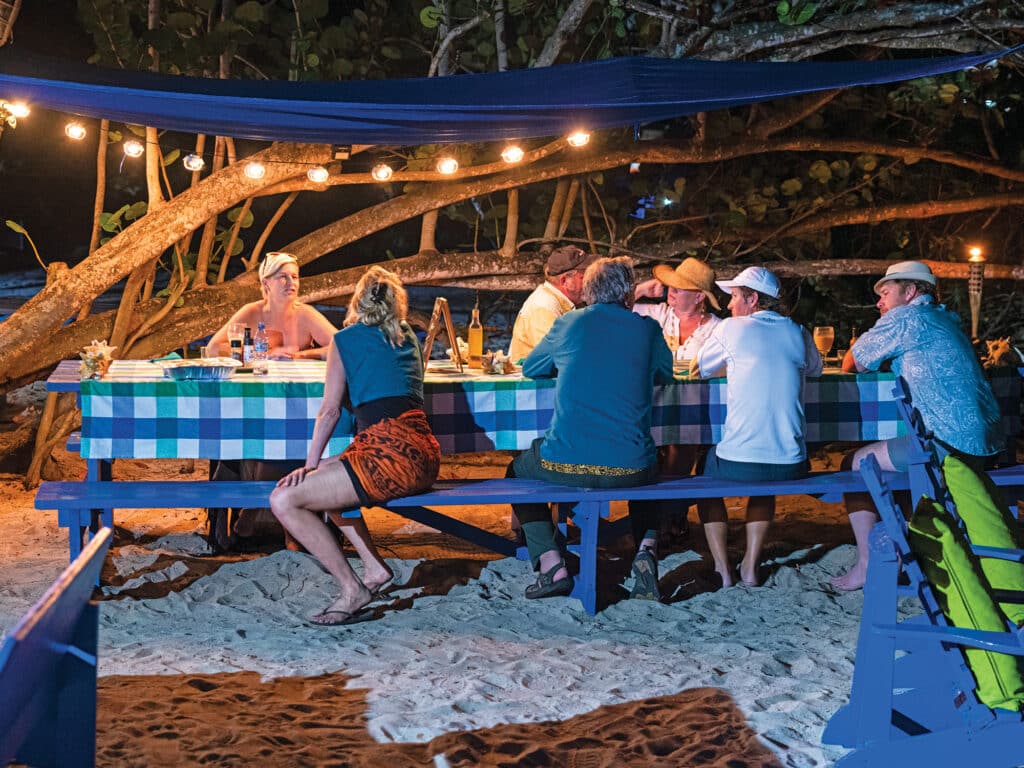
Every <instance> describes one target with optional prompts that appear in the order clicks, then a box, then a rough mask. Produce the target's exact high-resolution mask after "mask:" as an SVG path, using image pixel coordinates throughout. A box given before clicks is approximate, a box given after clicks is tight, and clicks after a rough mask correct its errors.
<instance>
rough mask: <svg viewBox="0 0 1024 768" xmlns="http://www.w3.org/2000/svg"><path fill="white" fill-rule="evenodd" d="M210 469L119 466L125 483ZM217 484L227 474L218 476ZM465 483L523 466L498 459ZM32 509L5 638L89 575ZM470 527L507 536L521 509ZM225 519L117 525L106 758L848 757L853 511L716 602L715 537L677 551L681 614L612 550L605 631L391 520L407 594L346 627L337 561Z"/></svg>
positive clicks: (381, 523) (395, 562) (474, 552)
mask: <svg viewBox="0 0 1024 768" xmlns="http://www.w3.org/2000/svg"><path fill="white" fill-rule="evenodd" d="M837 460H838V454H835V453H832V454H822V455H820V456H819V457H818V458H817V459H816V460H815V461H816V465H817V466H818V467H821V466H823V465H824V464H828V463H831V464H832V465H833V466H834V463H835V462H836V461H837ZM65 461H70V460H69V459H67V458H66V457H65ZM187 469H188V467H187V465H184V464H182V463H180V462H178V463H175V462H150V463H148V464H147V463H143V462H119V463H118V465H117V466H116V467H115V477H119V478H128V477H140V476H145V477H148V478H156V477H161V478H166V479H172V478H182V477H185V476H186V475H184V474H182V473H183V472H185V471H186V470H187ZM72 470H73V466H72ZM193 471H194V472H195V476H196V477H199V476H205V471H206V469H205V464H204V463H202V462H197V465H196V467H195V469H194V470H193ZM446 471H448V472H450V473H460V474H462V475H463V476H465V475H466V474H467V472H470V471H474V472H476V473H477V474H478V475H480V476H488V475H497V474H500V471H499V470H498V468H496V467H495V466H493V465H491V466H488V465H487V464H486V462H485V463H484V465H483V466H481V467H477V468H472V467H469V468H467V467H466V466H460V467H454V466H451V465H448V466H447V467H446ZM32 498H33V494H32V492H31V491H26V490H24V489H23V488H22V486H21V477H20V476H17V475H0V499H2V503H0V526H2V528H3V531H4V536H3V537H2V538H0V630H7V629H9V628H10V627H11V626H12V625H13V623H14V622H15V621H17V619H18V618H19V617H20V616H21V614H22V613H23V612H24V611H25V610H26V609H27V608H28V607H29V606H30V605H31V604H32V603H33V602H34V601H35V600H36V599H37V598H38V597H39V596H40V595H41V594H42V593H43V591H44V590H45V589H46V588H47V587H48V586H49V584H50V583H51V582H52V581H53V579H54V578H55V577H56V576H57V574H58V573H59V572H60V571H61V569H62V568H63V567H64V565H65V564H66V559H67V539H66V534H65V532H63V531H60V530H59V529H58V528H57V525H56V515H55V513H52V512H45V513H44V512H37V511H35V510H34V509H33V508H32ZM739 501H740V500H735V499H731V500H729V504H730V517H731V519H732V521H733V526H732V531H731V536H732V538H731V546H732V548H733V550H734V554H736V555H738V554H739V553H740V551H741V549H742V546H743V538H742V533H741V527H742V526H741V523H740V520H741V519H742V514H741V511H740V507H739ZM455 513H457V514H459V515H460V516H462V517H464V518H466V519H468V520H469V521H470V522H473V523H474V524H476V525H479V526H481V527H486V528H488V529H490V530H494V531H496V532H502V533H504V532H506V531H507V514H508V508H507V507H504V508H500V507H492V508H482V507H478V508H463V509H457V510H455ZM623 513H624V510H623V509H620V510H617V511H616V514H623ZM695 514H696V513H695V510H694V511H693V512H691V520H693V519H695ZM202 519H203V516H202V515H201V513H200V511H198V510H171V511H148V510H140V511H134V512H121V513H118V515H117V525H118V530H117V535H116V541H115V546H114V548H113V551H112V556H111V557H110V558H109V559H108V562H107V564H106V566H105V571H104V587H103V590H102V599H103V602H102V610H101V619H100V622H101V623H100V670H99V671H100V676H101V677H100V684H99V718H98V720H99V724H98V764H100V765H116V766H122V765H123V766H152V765H187V764H205V765H228V766H235V765H336V766H347V765H352V766H364V765H365V766H380V765H386V766H389V768H395V767H398V766H405V765H410V766H412V765H427V766H431V765H433V766H445V765H450V766H456V765H459V766H461V765H495V766H497V765H508V766H519V765H524V766H529V765H536V766H542V765H543V766H562V765H565V766H621V765H645V766H691V765H709V766H723V767H724V766H730V767H731V768H741V767H742V766H762V765H763V766H768V765H772V766H776V765H783V766H794V767H796V768H804V767H805V766H825V765H830V764H831V763H832V762H833V760H834V759H835V758H836V757H838V756H839V755H840V754H842V750H839V749H836V748H834V747H826V746H822V744H821V733H822V729H823V728H824V726H825V723H826V722H827V720H828V718H829V717H830V716H831V715H832V713H833V712H835V710H836V709H838V707H839V706H840V705H841V704H843V703H844V702H845V701H846V699H847V696H848V694H849V686H850V679H851V676H852V671H853V657H854V652H855V642H856V633H857V627H858V622H859V617H860V609H861V604H862V598H861V595H860V593H851V594H838V593H836V592H834V591H833V590H832V589H831V588H830V587H828V585H827V582H828V578H829V577H830V576H831V575H834V574H836V573H838V572H840V571H841V570H843V569H845V568H846V567H847V566H848V565H849V564H850V563H851V562H852V560H853V558H854V550H853V547H852V546H850V545H849V544H847V543H845V542H848V541H849V531H848V528H847V526H846V522H845V516H844V515H843V513H842V509H841V507H840V506H838V505H828V504H822V503H819V502H816V501H814V500H812V499H809V498H804V497H799V498H795V499H789V500H785V501H783V502H782V503H780V510H779V516H778V524H777V525H776V526H775V528H774V529H773V532H772V535H771V537H770V545H769V547H768V549H767V551H766V553H765V554H766V557H767V558H768V560H770V561H771V564H770V566H769V568H768V573H769V575H768V577H767V580H766V583H765V585H764V586H762V587H761V588H756V589H755V588H748V587H736V588H732V589H725V590H722V589H717V590H716V589H715V585H714V583H713V582H712V580H711V579H710V565H709V560H708V559H707V551H706V547H705V545H704V541H703V535H702V534H701V532H700V529H699V526H696V525H692V526H691V527H692V530H691V533H690V535H689V537H688V538H683V539H677V540H675V541H673V542H671V544H670V545H669V546H668V547H667V548H666V549H665V551H664V552H663V558H664V559H663V561H662V564H661V569H662V591H663V592H664V593H665V594H666V596H667V602H666V603H664V604H657V603H652V602H645V601H631V600H627V599H625V597H626V594H627V591H626V585H627V584H628V582H626V577H627V575H628V570H629V561H630V551H629V544H628V541H623V542H621V543H620V544H618V545H615V546H613V547H611V548H608V549H604V550H602V553H601V557H602V560H601V578H602V583H601V587H600V597H599V602H600V605H599V608H601V610H600V611H599V613H598V614H597V615H596V616H593V617H591V616H587V615H586V614H585V613H584V612H583V610H582V607H581V606H580V604H579V603H578V602H577V601H574V600H569V599H568V598H555V599H550V600H542V601H528V600H526V599H525V598H524V597H523V596H522V592H523V589H524V588H525V587H526V585H527V584H528V583H530V581H531V574H530V572H529V569H528V566H527V565H526V564H525V563H522V562H518V561H516V560H513V559H494V558H493V556H491V555H489V554H488V553H487V552H485V551H482V550H478V549H474V548H473V547H471V546H470V545H468V544H466V543H465V542H462V541H460V540H458V539H453V538H450V537H447V536H444V535H442V534H439V533H437V532H435V531H432V530H431V529H429V528H425V527H423V526H421V525H419V524H417V523H412V522H409V521H408V520H405V519H404V518H401V517H398V516H395V515H392V514H390V513H388V512H385V511H383V510H374V511H371V512H370V513H368V518H367V522H368V524H369V527H370V529H371V531H373V532H374V534H375V536H376V538H377V541H378V543H379V545H380V547H381V549H382V553H383V554H384V555H385V557H387V559H388V562H389V564H390V565H391V566H392V568H394V570H395V571H396V573H397V574H398V578H397V580H396V586H395V588H394V590H393V591H392V592H391V593H390V594H388V595H386V596H385V597H384V598H383V599H381V600H380V601H378V602H377V603H375V604H374V605H373V606H372V610H371V611H369V614H368V616H367V618H368V620H367V621H365V622H362V623H358V624H354V625H351V626H346V627H338V628H321V627H314V626H310V625H308V624H307V622H306V619H307V617H308V616H309V615H311V614H312V613H315V612H317V611H318V610H320V609H322V608H323V607H324V606H325V605H326V604H327V603H328V602H329V601H330V599H331V595H332V591H333V590H332V586H331V581H330V579H329V577H328V576H327V575H326V574H325V572H324V571H323V570H322V569H321V568H320V567H319V566H318V564H317V563H316V562H315V561H314V560H312V559H310V558H309V557H308V556H306V555H302V554H297V553H293V552H288V551H277V552H273V553H270V554H261V555H240V556H230V557H227V556H220V557H213V556H209V555H208V554H207V553H206V547H205V542H204V540H203V539H202V537H201V532H202ZM99 594H100V593H97V595H98V596H99Z"/></svg>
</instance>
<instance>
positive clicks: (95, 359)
mask: <svg viewBox="0 0 1024 768" xmlns="http://www.w3.org/2000/svg"><path fill="white" fill-rule="evenodd" d="M115 349H117V347H112V346H110V345H109V344H107V340H106V339H104V340H103V341H96V339H93V340H92V343H91V344H86V345H85V347H84V348H83V349H82V351H81V352H80V353H79V355H78V356H79V357H81V358H82V365H81V367H80V368H79V373H80V374H81V376H82V378H83V379H98V378H100V377H101V376H103V375H104V374H105V373H106V372H107V371H108V370H109V369H110V364H111V363H112V362H113V361H114V350H115Z"/></svg>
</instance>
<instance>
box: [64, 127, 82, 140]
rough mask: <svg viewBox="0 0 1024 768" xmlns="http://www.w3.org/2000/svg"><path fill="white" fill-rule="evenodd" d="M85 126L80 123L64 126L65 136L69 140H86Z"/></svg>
mask: <svg viewBox="0 0 1024 768" xmlns="http://www.w3.org/2000/svg"><path fill="white" fill-rule="evenodd" d="M85 133H86V131H85V126H84V125H82V124H81V123H79V122H70V123H68V124H67V125H65V126H64V135H65V136H67V137H68V138H69V139H74V140H75V141H81V140H82V139H84V138H85Z"/></svg>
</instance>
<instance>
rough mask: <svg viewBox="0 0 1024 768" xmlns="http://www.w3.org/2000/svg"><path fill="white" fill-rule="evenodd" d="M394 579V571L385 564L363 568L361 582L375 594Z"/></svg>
mask: <svg viewBox="0 0 1024 768" xmlns="http://www.w3.org/2000/svg"><path fill="white" fill-rule="evenodd" d="M394 579H395V574H394V572H393V571H392V570H391V569H390V568H388V567H387V566H385V567H383V568H373V569H372V570H371V569H366V568H365V567H364V570H363V584H365V585H366V588H367V589H368V590H370V593H371V594H377V592H379V591H380V590H381V589H383V588H384V587H386V586H387V585H388V584H390V583H391V582H392V581H394Z"/></svg>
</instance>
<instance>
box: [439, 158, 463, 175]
mask: <svg viewBox="0 0 1024 768" xmlns="http://www.w3.org/2000/svg"><path fill="white" fill-rule="evenodd" d="M457 170H459V161H458V160H456V159H455V158H454V157H442V158H441V159H440V160H438V161H437V172H438V173H443V174H444V175H445V176H451V175H452V174H453V173H455V172H456V171H457Z"/></svg>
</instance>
